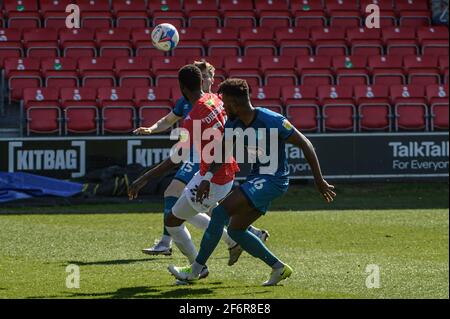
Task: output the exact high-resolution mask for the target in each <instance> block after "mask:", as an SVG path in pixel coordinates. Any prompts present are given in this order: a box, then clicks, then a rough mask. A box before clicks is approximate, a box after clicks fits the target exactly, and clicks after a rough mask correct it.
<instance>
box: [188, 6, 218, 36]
mask: <svg viewBox="0 0 450 319" xmlns="http://www.w3.org/2000/svg"><path fill="white" fill-rule="evenodd" d="M208 2H209V1H208ZM187 17H188V23H189V27H191V28H200V29H203V28H219V27H221V26H222V23H221V21H222V20H221V18H220V13H219V12H217V11H192V12H190V13H188V15H187Z"/></svg>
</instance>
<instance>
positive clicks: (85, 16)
mask: <svg viewBox="0 0 450 319" xmlns="http://www.w3.org/2000/svg"><path fill="white" fill-rule="evenodd" d="M113 25H114V23H113V16H112V14H111V12H110V11H103V12H102V11H82V10H81V27H82V28H87V29H93V30H95V29H100V28H105V29H106V28H112V27H113Z"/></svg>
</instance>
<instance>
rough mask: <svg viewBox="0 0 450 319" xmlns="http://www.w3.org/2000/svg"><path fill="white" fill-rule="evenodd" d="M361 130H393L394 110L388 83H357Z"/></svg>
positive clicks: (356, 96) (356, 94)
mask: <svg viewBox="0 0 450 319" xmlns="http://www.w3.org/2000/svg"><path fill="white" fill-rule="evenodd" d="M354 91H355V100H356V103H357V105H358V114H359V129H360V130H361V131H386V130H388V131H391V129H392V111H391V105H390V101H389V86H387V85H373V86H369V85H357V86H355V88H354Z"/></svg>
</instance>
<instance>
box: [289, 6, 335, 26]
mask: <svg viewBox="0 0 450 319" xmlns="http://www.w3.org/2000/svg"><path fill="white" fill-rule="evenodd" d="M291 12H292V13H293V14H294V25H295V26H302V27H306V28H311V27H325V26H326V24H327V17H326V16H325V10H324V8H323V5H322V1H308V0H305V1H291Z"/></svg>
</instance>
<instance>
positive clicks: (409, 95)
mask: <svg viewBox="0 0 450 319" xmlns="http://www.w3.org/2000/svg"><path fill="white" fill-rule="evenodd" d="M390 95H391V99H392V103H393V104H394V106H395V129H396V131H398V130H413V131H416V130H420V131H423V130H427V119H428V116H429V113H428V108H427V105H426V99H425V88H424V86H422V85H393V86H391V87H390Z"/></svg>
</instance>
